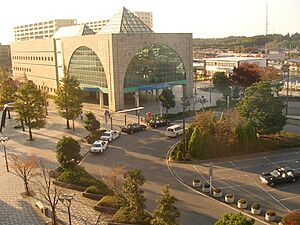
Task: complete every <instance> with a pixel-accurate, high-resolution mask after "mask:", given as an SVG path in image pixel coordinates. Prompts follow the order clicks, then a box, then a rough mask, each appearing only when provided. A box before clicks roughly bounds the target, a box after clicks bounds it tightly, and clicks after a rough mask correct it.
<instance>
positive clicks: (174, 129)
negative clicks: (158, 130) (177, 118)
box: [165, 124, 183, 137]
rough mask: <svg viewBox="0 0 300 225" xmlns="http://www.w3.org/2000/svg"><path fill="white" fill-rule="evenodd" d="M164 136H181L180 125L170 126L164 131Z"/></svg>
mask: <svg viewBox="0 0 300 225" xmlns="http://www.w3.org/2000/svg"><path fill="white" fill-rule="evenodd" d="M165 134H166V136H167V137H176V136H179V135H181V134H183V127H182V126H181V125H178V124H176V125H173V126H170V127H168V128H167V129H166V133H165Z"/></svg>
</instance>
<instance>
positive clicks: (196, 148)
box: [188, 126, 202, 159]
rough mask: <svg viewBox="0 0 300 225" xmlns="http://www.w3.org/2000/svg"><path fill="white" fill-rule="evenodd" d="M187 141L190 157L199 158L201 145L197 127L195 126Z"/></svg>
mask: <svg viewBox="0 0 300 225" xmlns="http://www.w3.org/2000/svg"><path fill="white" fill-rule="evenodd" d="M188 140H189V143H188V149H189V153H190V155H191V157H192V158H196V159H199V158H200V157H201V156H202V151H201V150H202V149H201V148H200V147H201V134H200V130H199V127H197V126H196V128H195V129H194V131H193V133H192V135H191V137H190V139H188Z"/></svg>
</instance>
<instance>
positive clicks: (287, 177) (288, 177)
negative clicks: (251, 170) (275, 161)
mask: <svg viewBox="0 0 300 225" xmlns="http://www.w3.org/2000/svg"><path fill="white" fill-rule="evenodd" d="M299 176H300V174H299V173H298V172H297V171H296V170H293V169H291V168H283V167H280V168H277V169H274V170H273V171H271V172H268V173H263V174H262V175H261V176H260V180H261V182H262V183H263V184H267V185H270V186H274V185H275V184H280V183H287V182H295V181H296V180H297V179H298V178H299Z"/></svg>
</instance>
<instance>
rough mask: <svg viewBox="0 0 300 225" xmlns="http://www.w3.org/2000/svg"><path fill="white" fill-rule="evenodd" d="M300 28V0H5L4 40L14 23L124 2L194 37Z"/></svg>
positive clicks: (95, 15)
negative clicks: (150, 13) (148, 12)
mask: <svg viewBox="0 0 300 225" xmlns="http://www.w3.org/2000/svg"><path fill="white" fill-rule="evenodd" d="M266 1H268V22H269V26H268V27H269V29H268V33H279V34H284V35H285V34H287V33H290V34H292V33H296V32H299V33H300V0H185V1H176V0H173V1H171V0H84V1H80V0H72V1H71V0H46V1H41V0H26V1H24V0H2V1H1V4H0V7H1V10H0V43H2V44H10V43H11V42H13V41H14V34H13V28H14V26H19V25H24V24H29V23H36V22H42V21H47V20H52V19H77V20H78V22H88V21H94V20H102V19H110V18H112V17H113V15H114V14H115V13H117V12H118V11H119V10H120V9H121V8H122V7H123V6H124V7H126V8H127V9H128V10H129V11H131V12H135V11H150V12H152V13H153V30H154V32H156V33H193V37H194V38H221V37H228V36H254V35H260V34H265V30H266V26H265V24H266Z"/></svg>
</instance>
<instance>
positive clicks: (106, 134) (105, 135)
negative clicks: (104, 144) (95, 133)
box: [102, 133, 110, 137]
mask: <svg viewBox="0 0 300 225" xmlns="http://www.w3.org/2000/svg"><path fill="white" fill-rule="evenodd" d="M102 136H104V137H109V136H110V134H109V133H104V134H102Z"/></svg>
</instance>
